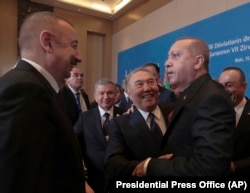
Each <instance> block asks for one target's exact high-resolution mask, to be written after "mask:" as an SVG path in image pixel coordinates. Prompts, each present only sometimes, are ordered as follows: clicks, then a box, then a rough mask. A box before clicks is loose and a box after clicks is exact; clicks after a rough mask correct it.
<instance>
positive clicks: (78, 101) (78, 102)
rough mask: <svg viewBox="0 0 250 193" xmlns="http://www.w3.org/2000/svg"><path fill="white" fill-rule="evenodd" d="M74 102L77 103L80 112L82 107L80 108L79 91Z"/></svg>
mask: <svg viewBox="0 0 250 193" xmlns="http://www.w3.org/2000/svg"><path fill="white" fill-rule="evenodd" d="M76 104H77V107H78V110H79V112H81V111H82V108H81V102H80V92H77V93H76Z"/></svg>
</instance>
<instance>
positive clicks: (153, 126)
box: [148, 113, 163, 142]
mask: <svg viewBox="0 0 250 193" xmlns="http://www.w3.org/2000/svg"><path fill="white" fill-rule="evenodd" d="M148 117H149V120H150V131H151V133H152V135H153V137H154V138H155V139H156V141H157V142H161V140H162V137H163V135H162V131H161V129H160V127H159V126H158V124H157V123H156V122H155V115H154V114H153V113H149V115H148Z"/></svg>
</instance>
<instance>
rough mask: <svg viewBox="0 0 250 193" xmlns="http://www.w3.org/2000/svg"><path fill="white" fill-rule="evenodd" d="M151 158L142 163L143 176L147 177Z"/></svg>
mask: <svg viewBox="0 0 250 193" xmlns="http://www.w3.org/2000/svg"><path fill="white" fill-rule="evenodd" d="M151 159H152V158H151V157H149V158H147V159H146V161H145V162H144V165H143V173H144V174H145V176H146V175H147V168H148V163H149V161H150V160H151Z"/></svg>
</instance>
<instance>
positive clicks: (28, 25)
mask: <svg viewBox="0 0 250 193" xmlns="http://www.w3.org/2000/svg"><path fill="white" fill-rule="evenodd" d="M62 22H65V23H67V24H70V23H69V22H68V21H66V20H65V19H63V18H62V17H60V16H57V15H55V14H54V13H53V12H49V11H44V12H35V13H33V14H31V15H29V16H27V18H26V19H25V20H24V22H23V24H22V26H21V28H20V33H19V48H20V51H21V55H22V52H24V51H28V50H33V49H34V47H35V46H37V44H39V34H40V33H41V32H42V31H43V30H48V31H50V32H53V33H54V34H55V35H60V33H61V32H60V31H61V30H60V29H61V28H60V24H61V23H62ZM70 25H71V24H70ZM71 26H72V25H71Z"/></svg>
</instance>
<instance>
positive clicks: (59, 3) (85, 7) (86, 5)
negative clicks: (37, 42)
mask: <svg viewBox="0 0 250 193" xmlns="http://www.w3.org/2000/svg"><path fill="white" fill-rule="evenodd" d="M31 1H33V2H37V3H40V4H45V5H50V6H52V7H58V8H63V9H67V10H71V11H75V12H80V13H84V14H88V15H92V16H97V17H101V18H104V19H109V20H114V19H116V18H118V17H119V16H120V15H122V14H124V13H126V12H127V11H129V10H131V9H133V8H134V7H135V6H137V5H139V4H140V3H142V2H143V1H144V0H131V1H130V2H129V3H128V4H127V5H126V6H125V7H123V8H122V9H121V10H119V11H118V12H116V13H105V12H103V11H97V10H94V9H93V8H91V5H93V4H97V5H98V6H99V5H100V6H103V7H107V8H109V9H110V10H114V7H115V6H117V5H118V4H119V3H121V2H122V1H124V0H67V1H68V2H67V3H66V2H63V0H31ZM76 2H78V3H80V4H81V5H82V6H79V5H76V4H75V3H76Z"/></svg>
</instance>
